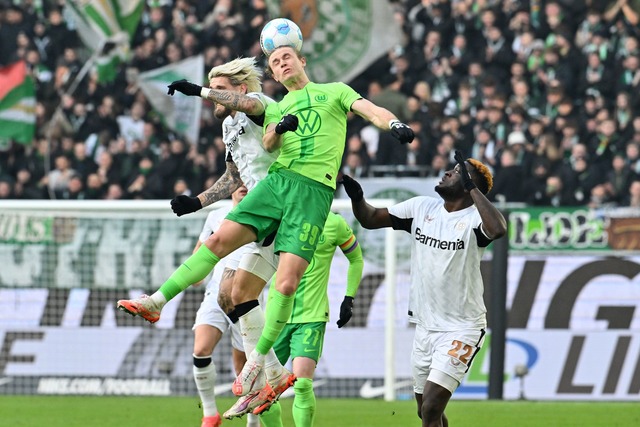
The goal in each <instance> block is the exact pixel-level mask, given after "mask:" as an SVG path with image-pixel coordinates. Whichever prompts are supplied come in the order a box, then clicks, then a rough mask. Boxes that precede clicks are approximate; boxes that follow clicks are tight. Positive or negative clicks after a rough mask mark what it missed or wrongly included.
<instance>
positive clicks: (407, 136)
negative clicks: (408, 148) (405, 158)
mask: <svg viewBox="0 0 640 427" xmlns="http://www.w3.org/2000/svg"><path fill="white" fill-rule="evenodd" d="M389 129H391V134H392V135H393V136H394V137H396V138H397V139H398V140H399V141H400V143H401V144H408V143H410V142H411V141H413V137H414V135H413V129H411V128H410V127H409V125H406V124H404V123H402V122H401V121H400V120H391V121H390V122H389Z"/></svg>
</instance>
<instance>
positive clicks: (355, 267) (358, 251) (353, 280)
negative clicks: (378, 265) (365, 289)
mask: <svg viewBox="0 0 640 427" xmlns="http://www.w3.org/2000/svg"><path fill="white" fill-rule="evenodd" d="M356 244H357V241H356ZM345 256H346V257H347V259H348V260H349V270H348V271H347V292H346V294H345V295H346V296H348V297H355V296H356V293H357V292H358V287H359V286H360V280H361V279H362V270H363V269H364V259H363V258H362V248H361V247H360V245H359V244H358V246H356V247H355V248H354V249H353V250H352V251H351V252H349V253H346V254H345Z"/></svg>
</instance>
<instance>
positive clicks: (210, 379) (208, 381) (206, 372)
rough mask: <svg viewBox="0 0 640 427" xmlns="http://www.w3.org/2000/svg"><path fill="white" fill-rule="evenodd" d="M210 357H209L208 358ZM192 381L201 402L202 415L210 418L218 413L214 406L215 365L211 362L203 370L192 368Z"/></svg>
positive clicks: (216, 407)
mask: <svg viewBox="0 0 640 427" xmlns="http://www.w3.org/2000/svg"><path fill="white" fill-rule="evenodd" d="M193 357H194V358H196V359H207V357H197V356H196V355H194V356H193ZM209 357H211V356H209ZM193 379H194V380H195V382H196V387H197V389H198V394H199V395H200V400H201V401H202V414H203V415H204V416H205V417H211V416H213V415H215V414H217V413H218V406H217V405H216V392H215V384H216V364H215V363H213V360H212V361H211V363H210V364H208V365H207V366H205V367H204V368H198V367H197V366H195V365H194V367H193Z"/></svg>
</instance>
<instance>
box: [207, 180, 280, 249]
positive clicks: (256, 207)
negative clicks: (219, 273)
mask: <svg viewBox="0 0 640 427" xmlns="http://www.w3.org/2000/svg"><path fill="white" fill-rule="evenodd" d="M277 179H278V178H277V177H276V176H275V174H271V173H270V174H268V175H267V176H266V177H265V179H263V180H262V181H260V182H259V183H258V185H256V186H255V188H253V189H252V190H251V191H249V192H248V193H247V195H246V196H245V197H244V199H242V201H241V202H240V203H239V204H238V205H237V206H236V207H235V208H233V209H232V210H231V212H229V213H228V214H227V217H226V218H227V219H228V220H230V221H233V222H235V223H238V224H243V225H245V226H247V227H249V228H250V229H251V230H253V233H254V235H255V236H256V237H255V238H254V239H253V240H250V241H262V240H263V239H264V238H265V237H267V236H269V235H270V234H271V233H273V232H274V231H275V230H276V229H277V228H278V225H279V223H280V218H281V217H282V200H281V197H280V195H279V192H280V188H279V184H278V183H277V182H276V181H277ZM223 224H224V223H223ZM214 234H216V233H214Z"/></svg>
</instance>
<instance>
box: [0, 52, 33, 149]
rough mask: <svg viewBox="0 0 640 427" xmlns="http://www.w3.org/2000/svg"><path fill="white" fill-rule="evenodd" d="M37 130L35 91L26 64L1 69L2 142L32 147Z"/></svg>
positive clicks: (20, 62) (0, 132)
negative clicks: (15, 142) (14, 142)
mask: <svg viewBox="0 0 640 427" xmlns="http://www.w3.org/2000/svg"><path fill="white" fill-rule="evenodd" d="M35 131H36V89H35V85H34V83H33V79H32V78H31V76H29V75H27V65H26V63H25V62H24V61H18V62H15V63H13V64H11V65H9V66H7V67H3V68H0V142H1V144H2V145H3V146H5V145H7V142H8V141H9V140H10V139H12V140H14V141H17V142H20V143H22V144H30V143H31V142H32V140H33V136H34V134H35Z"/></svg>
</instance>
